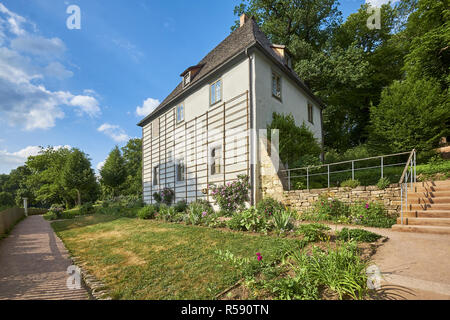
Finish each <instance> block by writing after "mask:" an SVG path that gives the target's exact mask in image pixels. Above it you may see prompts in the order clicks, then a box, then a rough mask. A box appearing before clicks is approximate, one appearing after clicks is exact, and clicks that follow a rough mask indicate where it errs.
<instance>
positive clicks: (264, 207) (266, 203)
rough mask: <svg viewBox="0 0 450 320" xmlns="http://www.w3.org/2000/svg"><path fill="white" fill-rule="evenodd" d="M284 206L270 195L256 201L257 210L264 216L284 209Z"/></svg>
mask: <svg viewBox="0 0 450 320" xmlns="http://www.w3.org/2000/svg"><path fill="white" fill-rule="evenodd" d="M284 208H285V206H284V205H283V203H281V202H280V201H277V200H275V199H273V198H271V197H266V198H264V199H262V200H261V201H259V202H258V204H257V205H256V209H258V212H261V213H264V215H265V216H266V217H268V216H271V215H273V214H274V213H275V212H277V211H282V210H284Z"/></svg>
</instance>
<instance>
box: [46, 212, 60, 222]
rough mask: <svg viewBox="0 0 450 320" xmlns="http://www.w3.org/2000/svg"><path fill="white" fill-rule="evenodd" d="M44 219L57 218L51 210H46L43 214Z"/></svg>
mask: <svg viewBox="0 0 450 320" xmlns="http://www.w3.org/2000/svg"><path fill="white" fill-rule="evenodd" d="M43 217H44V219H45V220H56V219H58V217H57V215H56V213H55V212H53V211H48V212H47V213H46V214H44V215H43Z"/></svg>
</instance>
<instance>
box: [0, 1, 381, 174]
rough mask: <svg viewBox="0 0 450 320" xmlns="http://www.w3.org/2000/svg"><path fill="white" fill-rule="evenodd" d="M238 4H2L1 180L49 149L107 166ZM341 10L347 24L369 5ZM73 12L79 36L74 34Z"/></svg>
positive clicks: (226, 25)
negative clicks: (73, 9) (72, 9)
mask: <svg viewBox="0 0 450 320" xmlns="http://www.w3.org/2000/svg"><path fill="white" fill-rule="evenodd" d="M372 2H385V1H384V0H372ZM239 3H240V0H227V1H212V0H196V1H178V0H173V1H150V0H133V1H126V0H109V1H106V0H104V1H100V0H97V1H95V0H70V1H64V0H0V173H9V171H10V170H11V169H13V168H15V167H17V166H19V165H22V164H23V162H24V161H25V159H26V157H27V156H28V155H32V154H36V153H37V151H38V150H39V149H38V146H48V145H51V146H57V147H63V146H70V147H77V148H80V149H81V150H83V151H84V152H86V153H87V154H89V156H90V157H91V159H92V165H93V167H94V168H97V167H99V166H100V165H101V163H102V161H104V160H105V158H106V156H107V155H108V153H109V152H110V150H111V149H112V148H113V147H114V145H116V144H117V145H119V146H123V145H124V144H125V143H126V141H127V140H128V139H129V138H131V137H141V128H140V127H137V126H136V123H137V122H138V121H139V120H140V119H142V118H143V116H144V115H146V114H147V113H148V112H149V111H150V110H152V108H154V107H156V106H157V104H158V103H159V101H162V100H163V99H164V97H165V96H166V95H167V94H169V93H170V91H171V90H172V89H173V88H174V87H175V86H176V85H177V83H178V82H179V81H180V77H179V74H180V73H181V72H182V71H183V70H185V69H186V67H188V66H190V65H194V64H195V63H197V62H198V61H199V60H201V59H202V58H203V56H205V55H206V54H207V53H208V52H209V51H210V50H211V49H213V48H214V47H215V46H216V45H217V44H218V43H219V42H220V41H222V40H223V39H224V38H225V37H226V36H227V35H228V34H229V33H230V27H231V25H232V24H233V23H234V20H236V19H237V17H235V16H234V15H233V9H234V6H235V5H237V4H239ZM341 3H342V4H341V10H342V12H343V15H344V17H346V16H347V15H348V14H350V13H352V12H355V11H356V10H357V9H358V8H359V7H360V5H361V4H362V3H364V0H341ZM69 5H78V6H79V8H80V10H81V29H80V30H70V29H68V28H67V27H66V20H67V18H68V17H69V15H70V14H68V13H66V9H67V7H68V6H69Z"/></svg>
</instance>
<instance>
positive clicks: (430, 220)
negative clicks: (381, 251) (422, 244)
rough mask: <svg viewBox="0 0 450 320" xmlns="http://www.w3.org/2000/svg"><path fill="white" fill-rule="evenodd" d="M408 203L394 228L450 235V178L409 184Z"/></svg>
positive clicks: (396, 229)
mask: <svg viewBox="0 0 450 320" xmlns="http://www.w3.org/2000/svg"><path fill="white" fill-rule="evenodd" d="M408 188H409V189H408V205H407V208H406V209H405V208H403V224H401V223H402V221H401V217H399V218H397V224H396V225H394V226H392V230H395V231H405V232H421V233H437V234H449V235H450V180H443V181H425V182H417V183H415V184H414V185H413V190H412V191H411V187H410V186H408Z"/></svg>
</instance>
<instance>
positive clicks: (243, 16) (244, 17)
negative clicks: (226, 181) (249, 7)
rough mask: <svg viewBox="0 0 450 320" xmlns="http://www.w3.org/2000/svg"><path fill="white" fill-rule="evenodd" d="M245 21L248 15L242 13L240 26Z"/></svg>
mask: <svg viewBox="0 0 450 320" xmlns="http://www.w3.org/2000/svg"><path fill="white" fill-rule="evenodd" d="M247 21H248V17H247V15H246V14H245V13H243V14H242V15H241V18H240V22H241V25H240V27H242V26H243V25H244V24H245V23H246V22H247Z"/></svg>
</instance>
